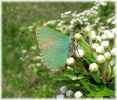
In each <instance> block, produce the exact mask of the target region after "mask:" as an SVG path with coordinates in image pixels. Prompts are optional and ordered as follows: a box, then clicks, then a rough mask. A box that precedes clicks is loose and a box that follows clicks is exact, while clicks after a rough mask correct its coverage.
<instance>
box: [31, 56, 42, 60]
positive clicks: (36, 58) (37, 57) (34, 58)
mask: <svg viewBox="0 0 117 100" xmlns="http://www.w3.org/2000/svg"><path fill="white" fill-rule="evenodd" d="M32 59H33V60H34V61H38V60H40V59H41V57H40V56H35V57H33V58H32Z"/></svg>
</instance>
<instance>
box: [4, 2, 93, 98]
mask: <svg viewBox="0 0 117 100" xmlns="http://www.w3.org/2000/svg"><path fill="white" fill-rule="evenodd" d="M92 6H93V3H89V2H86V3H81V2H77V3H65V2H64V3H47V2H46V3H45V2H44V3H28V2H25V3H23V2H20V3H13V2H9V3H8V2H7V3H6V2H2V26H3V27H2V29H3V35H2V36H3V37H2V44H3V47H2V48H3V49H2V54H3V63H2V65H3V66H2V70H3V73H2V74H3V75H2V77H3V79H2V85H3V91H2V96H3V97H4V98H6V97H35V98H36V97H45V98H46V97H55V96H56V94H57V88H55V87H53V85H52V83H53V80H54V79H56V77H57V75H55V74H53V73H51V72H48V70H46V68H45V67H43V66H41V67H40V68H39V69H40V71H39V72H38V73H37V74H36V75H32V74H31V73H32V70H30V69H28V68H27V66H25V64H24V62H22V61H20V57H21V56H22V54H21V51H22V50H23V49H26V50H27V51H29V49H30V47H31V46H33V45H35V44H37V41H36V38H35V33H32V34H29V35H28V34H25V33H23V34H20V33H19V30H20V28H21V27H23V26H29V25H32V23H34V22H38V21H40V22H46V21H47V20H51V19H52V20H53V19H57V18H59V17H60V16H59V15H60V14H61V13H63V12H65V11H69V10H71V11H77V12H82V11H83V10H84V9H88V8H90V7H92ZM38 54H39V52H38V50H37V52H35V55H38Z"/></svg>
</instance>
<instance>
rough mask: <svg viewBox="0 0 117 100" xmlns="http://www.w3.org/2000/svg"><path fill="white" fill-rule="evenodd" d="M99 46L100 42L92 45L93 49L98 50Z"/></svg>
mask: <svg viewBox="0 0 117 100" xmlns="http://www.w3.org/2000/svg"><path fill="white" fill-rule="evenodd" d="M98 46H99V44H98V43H93V44H92V46H91V47H92V49H94V50H96V48H97V47H98Z"/></svg>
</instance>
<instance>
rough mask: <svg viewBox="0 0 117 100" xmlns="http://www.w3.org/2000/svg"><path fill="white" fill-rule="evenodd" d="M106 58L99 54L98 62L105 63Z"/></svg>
mask: <svg viewBox="0 0 117 100" xmlns="http://www.w3.org/2000/svg"><path fill="white" fill-rule="evenodd" d="M105 61H106V59H105V57H104V56H103V55H98V56H97V62H98V63H100V64H102V63H105Z"/></svg>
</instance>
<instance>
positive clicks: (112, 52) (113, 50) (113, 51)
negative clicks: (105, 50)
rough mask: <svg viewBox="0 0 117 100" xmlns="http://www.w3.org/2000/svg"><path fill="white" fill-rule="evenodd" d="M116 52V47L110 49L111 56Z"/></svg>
mask: <svg viewBox="0 0 117 100" xmlns="http://www.w3.org/2000/svg"><path fill="white" fill-rule="evenodd" d="M116 52H117V48H113V49H112V50H111V55H112V56H115V55H116Z"/></svg>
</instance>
